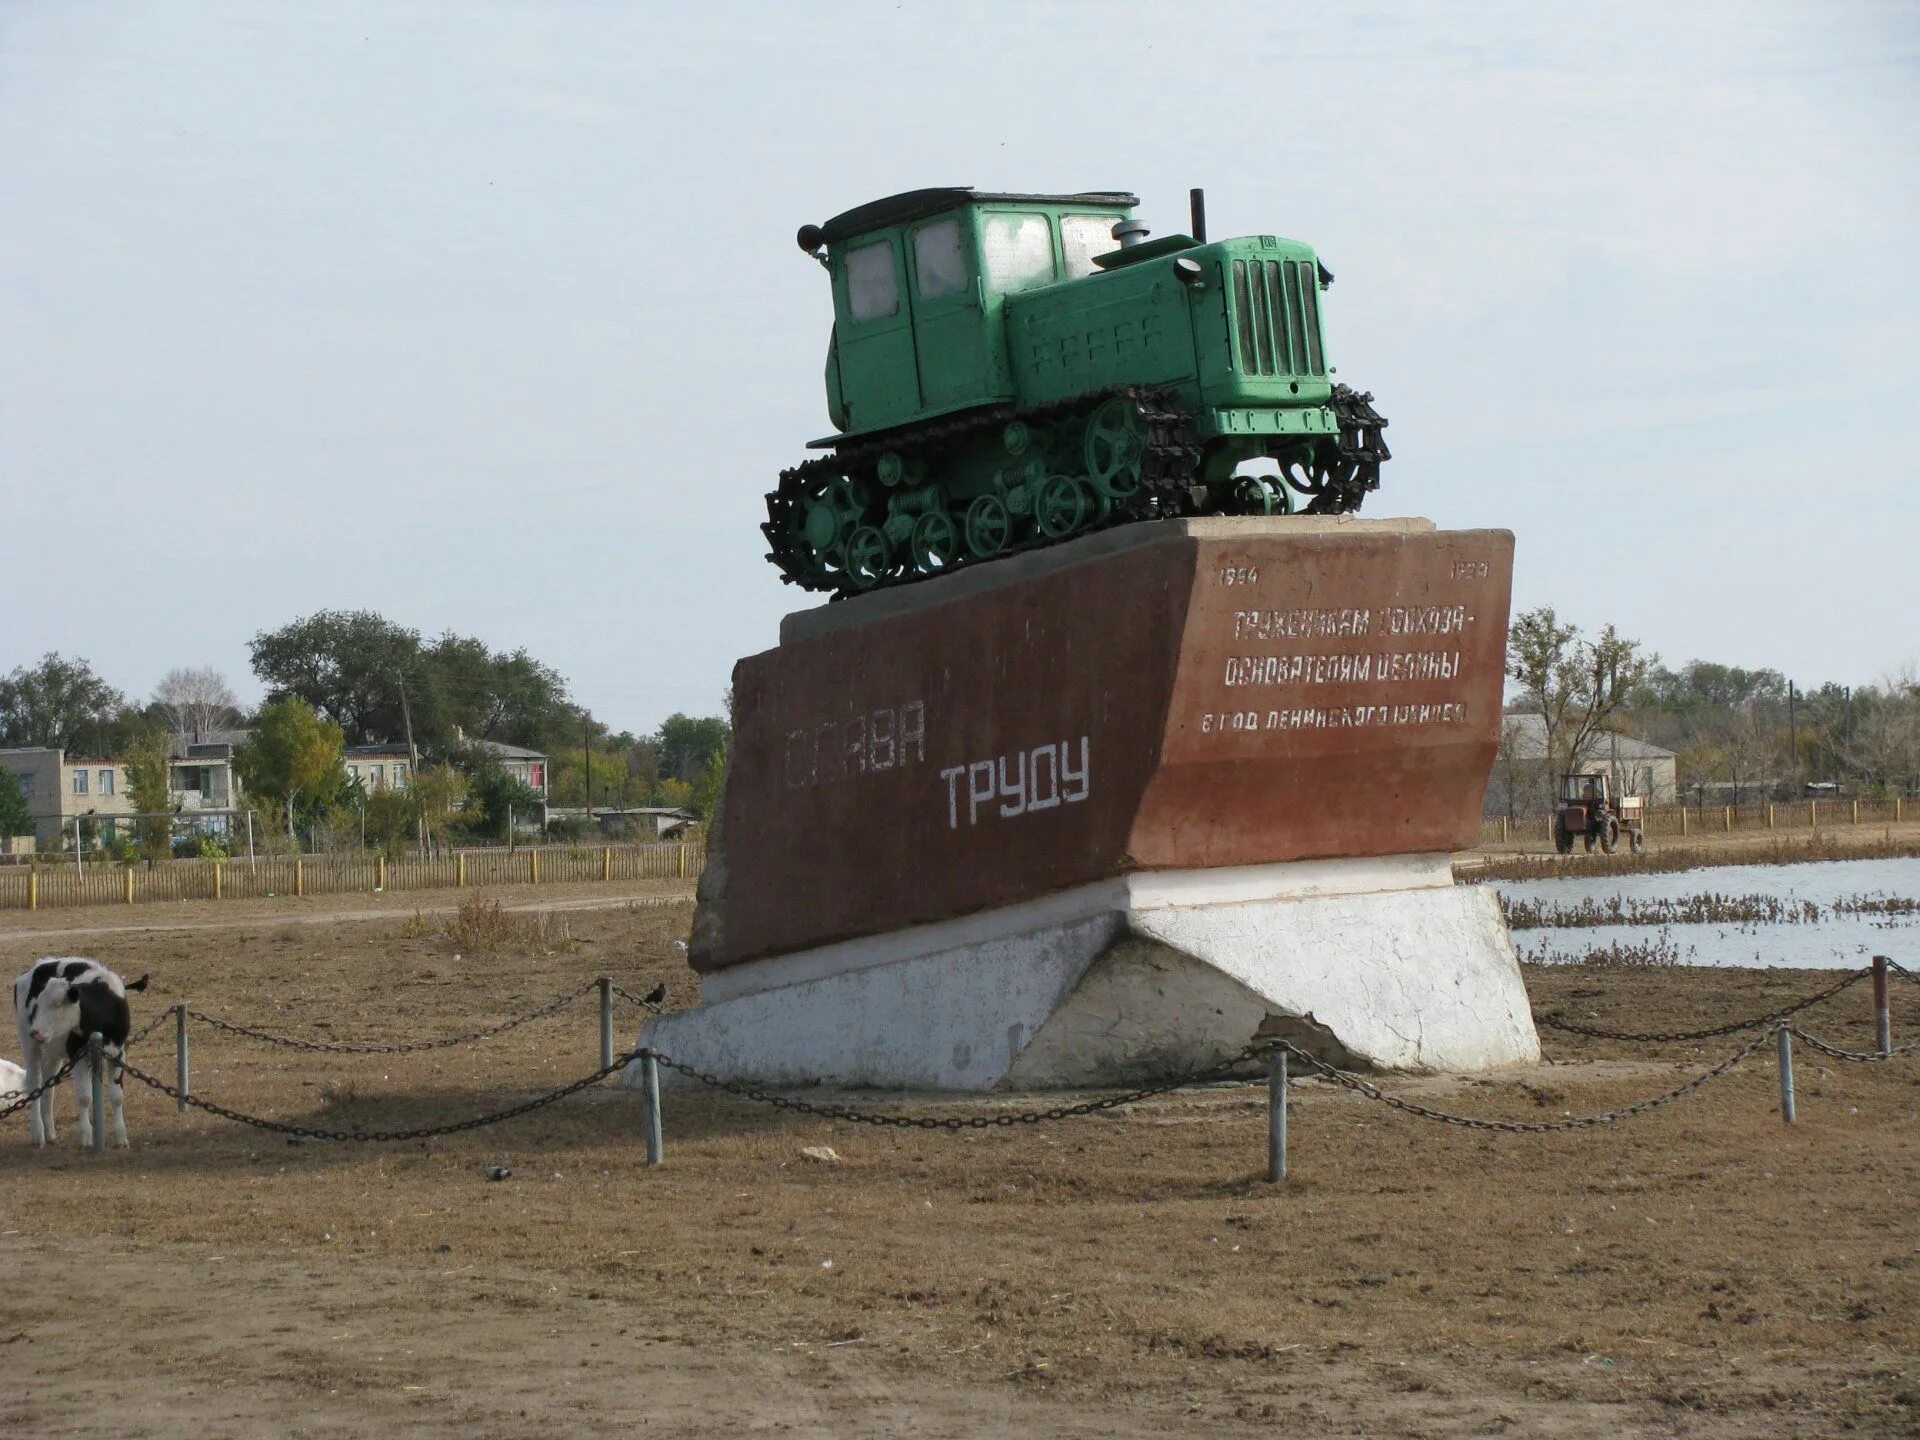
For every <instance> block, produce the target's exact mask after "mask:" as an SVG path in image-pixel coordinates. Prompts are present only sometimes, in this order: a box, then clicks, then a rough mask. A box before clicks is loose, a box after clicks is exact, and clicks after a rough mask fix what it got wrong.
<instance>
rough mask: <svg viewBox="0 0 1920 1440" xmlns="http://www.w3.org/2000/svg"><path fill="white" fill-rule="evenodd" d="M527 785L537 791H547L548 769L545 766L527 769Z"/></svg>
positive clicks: (531, 766)
mask: <svg viewBox="0 0 1920 1440" xmlns="http://www.w3.org/2000/svg"><path fill="white" fill-rule="evenodd" d="M527 783H528V784H529V785H531V786H532V787H533V788H534V789H535V790H544V789H546V788H547V767H546V766H544V765H529V766H528V767H527Z"/></svg>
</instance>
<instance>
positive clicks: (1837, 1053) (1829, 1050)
mask: <svg viewBox="0 0 1920 1440" xmlns="http://www.w3.org/2000/svg"><path fill="white" fill-rule="evenodd" d="M1785 1028H1786V1029H1787V1031H1788V1032H1789V1033H1790V1034H1792V1035H1793V1036H1794V1037H1795V1038H1797V1039H1800V1040H1804V1041H1806V1042H1807V1044H1809V1045H1811V1046H1812V1047H1813V1048H1814V1049H1815V1050H1818V1051H1819V1052H1820V1053H1821V1054H1822V1055H1831V1056H1832V1057H1833V1058H1834V1059H1835V1060H1860V1061H1865V1062H1867V1063H1869V1064H1876V1063H1879V1062H1881V1061H1886V1060H1894V1059H1898V1058H1899V1057H1900V1056H1902V1055H1911V1054H1913V1053H1914V1052H1915V1051H1917V1050H1920V1040H1909V1041H1908V1042H1907V1043H1906V1044H1904V1045H1896V1046H1894V1047H1893V1048H1892V1049H1891V1050H1888V1051H1887V1052H1886V1053H1884V1054H1882V1053H1881V1052H1880V1051H1878V1050H1843V1049H1841V1048H1840V1047H1839V1046H1838V1045H1833V1044H1829V1043H1828V1042H1827V1041H1825V1040H1822V1039H1821V1038H1820V1037H1819V1036H1818V1035H1809V1034H1808V1033H1807V1032H1806V1031H1804V1030H1801V1029H1797V1028H1796V1027H1794V1026H1792V1025H1788V1026H1787V1027H1785Z"/></svg>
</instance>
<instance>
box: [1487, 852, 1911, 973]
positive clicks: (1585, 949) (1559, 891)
mask: <svg viewBox="0 0 1920 1440" xmlns="http://www.w3.org/2000/svg"><path fill="white" fill-rule="evenodd" d="M1497 888H1498V890H1499V894H1500V903H1501V908H1502V909H1503V910H1505V911H1506V914H1507V920H1508V924H1509V925H1510V926H1511V927H1512V929H1513V943H1514V949H1515V950H1517V951H1518V952H1519V955H1520V958H1521V960H1522V961H1526V962H1532V963H1549V964H1550V963H1555V962H1565V961H1578V960H1585V959H1613V960H1617V961H1620V962H1623V963H1638V964H1654V965H1659V964H1680V965H1749V966H1794V967H1800V968H1831V969H1837V970H1845V969H1852V968H1853V967H1855V966H1858V965H1864V964H1865V963H1866V962H1867V958H1868V957H1869V956H1871V955H1890V956H1892V957H1893V958H1894V959H1895V960H1898V961H1900V962H1901V963H1902V964H1904V965H1907V966H1909V967H1911V968H1913V969H1920V943H1917V942H1920V859H1914V858H1910V857H1909V858H1900V859H1886V860H1834V861H1819V862H1809V863H1805V864H1796V865H1739V866H1724V867H1714V868H1711V869H1701V870H1682V871H1676V872H1669V873H1652V874H1640V875H1582V874H1580V873H1578V871H1577V870H1576V871H1575V872H1574V873H1572V874H1569V875H1567V876H1565V877H1561V878H1555V879H1551V880H1526V881H1507V882H1502V883H1500V884H1499V885H1498V887H1497Z"/></svg>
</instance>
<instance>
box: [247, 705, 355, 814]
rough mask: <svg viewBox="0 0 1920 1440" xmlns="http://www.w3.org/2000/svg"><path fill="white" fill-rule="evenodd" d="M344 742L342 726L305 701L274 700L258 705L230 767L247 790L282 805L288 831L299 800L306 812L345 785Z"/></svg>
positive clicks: (328, 798)
mask: <svg viewBox="0 0 1920 1440" xmlns="http://www.w3.org/2000/svg"><path fill="white" fill-rule="evenodd" d="M345 744H346V737H345V736H344V735H343V734H342V732H341V727H340V726H339V725H338V724H336V723H335V722H334V721H332V720H328V719H325V718H323V717H321V716H319V715H317V714H315V713H314V710H313V707H312V706H311V705H309V704H307V703H306V701H304V700H298V699H293V698H287V699H283V700H274V701H270V702H268V703H267V704H266V705H265V706H263V707H262V708H261V711H260V719H259V723H258V724H256V725H255V727H254V731H253V736H252V738H251V739H249V740H248V741H247V743H246V744H244V745H242V746H241V747H240V748H239V750H238V751H236V752H235V753H234V757H233V763H234V769H235V770H236V771H237V772H238V773H239V775H240V783H241V784H243V785H244V786H246V788H247V789H248V791H250V792H251V793H252V794H254V795H257V796H259V797H261V798H262V799H264V800H268V801H270V802H272V803H273V804H274V805H276V806H281V807H284V808H285V810H286V814H287V833H288V834H289V835H291V834H292V833H293V825H294V812H295V810H296V808H298V806H299V805H300V802H301V801H302V800H304V801H306V804H307V808H308V810H309V811H310V812H311V811H314V810H317V809H323V808H325V806H326V804H327V803H328V802H330V801H331V800H333V799H334V798H335V797H336V796H337V795H338V794H339V793H340V791H341V790H342V789H344V788H345V786H346V783H347V777H346V767H345V766H344V765H343V764H342V763H341V759H340V754H341V751H342V749H344V747H345Z"/></svg>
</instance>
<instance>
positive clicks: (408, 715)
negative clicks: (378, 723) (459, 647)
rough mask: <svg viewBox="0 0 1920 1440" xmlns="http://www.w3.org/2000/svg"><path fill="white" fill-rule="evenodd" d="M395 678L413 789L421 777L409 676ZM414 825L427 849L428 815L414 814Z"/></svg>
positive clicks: (399, 675)
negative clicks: (408, 688) (404, 728)
mask: <svg viewBox="0 0 1920 1440" xmlns="http://www.w3.org/2000/svg"><path fill="white" fill-rule="evenodd" d="M394 678H395V679H396V680H398V681H399V682H400V720H401V722H402V723H403V724H404V725H405V726H406V727H407V788H408V789H409V790H411V789H412V788H413V783H414V781H416V780H418V779H419V778H420V751H419V749H418V748H416V747H415V745H414V743H413V707H412V706H410V705H408V704H407V677H406V676H405V675H401V674H398V673H396V674H395V676H394ZM365 823H366V817H365V813H364V812H362V816H361V824H362V825H365ZM414 825H415V827H416V830H417V835H418V840H419V845H420V848H421V849H422V850H425V849H426V848H427V817H426V816H424V815H416V816H414Z"/></svg>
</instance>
